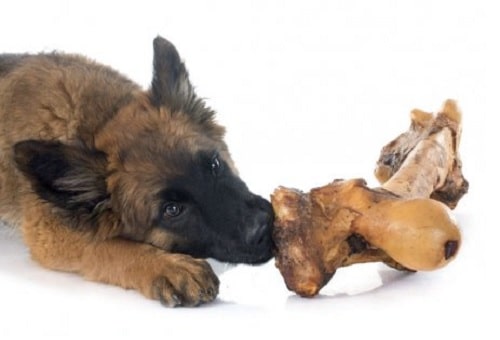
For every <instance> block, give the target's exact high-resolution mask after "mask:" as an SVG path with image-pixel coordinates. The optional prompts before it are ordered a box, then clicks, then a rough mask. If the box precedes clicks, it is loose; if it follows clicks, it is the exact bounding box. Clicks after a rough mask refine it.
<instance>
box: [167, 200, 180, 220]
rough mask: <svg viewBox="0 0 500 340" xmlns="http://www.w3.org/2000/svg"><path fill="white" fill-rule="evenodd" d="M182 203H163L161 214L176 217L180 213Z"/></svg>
mask: <svg viewBox="0 0 500 340" xmlns="http://www.w3.org/2000/svg"><path fill="white" fill-rule="evenodd" d="M182 210H183V208H182V205H180V204H179V203H176V202H170V203H167V204H165V207H164V208H163V214H164V216H166V217H177V216H179V215H180V214H181V213H182Z"/></svg>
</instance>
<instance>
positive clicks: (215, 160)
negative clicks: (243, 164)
mask: <svg viewBox="0 0 500 340" xmlns="http://www.w3.org/2000/svg"><path fill="white" fill-rule="evenodd" d="M210 167H211V170H212V175H214V176H217V175H218V174H219V172H220V169H221V164H220V161H219V156H218V155H217V154H215V155H214V156H213V157H212V162H211V164H210Z"/></svg>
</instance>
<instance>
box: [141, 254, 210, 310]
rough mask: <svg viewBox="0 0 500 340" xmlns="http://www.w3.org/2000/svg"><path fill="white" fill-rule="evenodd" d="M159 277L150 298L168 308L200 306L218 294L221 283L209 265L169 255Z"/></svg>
mask: <svg viewBox="0 0 500 340" xmlns="http://www.w3.org/2000/svg"><path fill="white" fill-rule="evenodd" d="M167 257H168V261H167V262H168V263H164V267H163V268H161V270H160V273H159V274H157V276H156V277H154V278H153V281H152V284H151V289H152V291H151V294H152V297H153V298H154V299H157V300H160V302H161V303H162V304H163V305H165V306H168V307H176V306H198V305H200V304H202V303H206V302H210V301H212V300H214V299H215V298H216V297H217V294H218V293H219V279H218V278H217V276H216V275H215V273H214V272H213V270H212V267H210V265H209V264H208V262H206V261H204V260H197V259H194V258H192V257H189V256H186V255H180V254H169V255H168V256H167Z"/></svg>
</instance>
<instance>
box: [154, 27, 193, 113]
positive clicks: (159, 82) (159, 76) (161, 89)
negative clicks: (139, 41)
mask: <svg viewBox="0 0 500 340" xmlns="http://www.w3.org/2000/svg"><path fill="white" fill-rule="evenodd" d="M153 51H154V56H153V83H152V84H151V101H152V103H153V104H154V105H155V106H162V105H167V106H169V107H170V108H171V109H172V110H173V111H178V110H180V109H182V107H183V106H184V103H185V102H187V101H189V100H191V99H192V98H193V97H194V96H195V95H194V91H193V87H192V86H191V83H190V81H189V75H188V72H187V70H186V67H185V66H184V63H183V62H182V61H181V57H180V56H179V53H178V52H177V49H176V48H175V46H174V45H173V44H172V43H171V42H170V41H168V40H166V39H164V38H162V37H160V36H158V37H157V38H156V39H154V40H153Z"/></svg>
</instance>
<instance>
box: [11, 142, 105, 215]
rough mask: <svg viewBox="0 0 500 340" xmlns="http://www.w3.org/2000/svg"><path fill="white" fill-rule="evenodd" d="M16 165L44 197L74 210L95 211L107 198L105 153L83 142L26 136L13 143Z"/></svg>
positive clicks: (35, 189) (79, 211) (75, 211)
mask: <svg viewBox="0 0 500 340" xmlns="http://www.w3.org/2000/svg"><path fill="white" fill-rule="evenodd" d="M14 160H15V162H16V165H17V168H18V169H19V170H20V171H21V172H22V173H23V174H24V175H25V176H26V177H27V178H28V179H29V180H30V181H31V184H32V187H33V190H34V191H35V192H36V193H37V194H38V196H40V197H41V198H42V199H44V200H46V201H48V202H51V203H52V204H54V205H55V206H58V207H60V208H63V209H65V210H68V211H71V212H72V214H76V215H79V214H87V215H88V214H91V215H92V214H94V213H95V212H96V209H97V208H98V207H102V206H103V205H105V204H104V203H106V202H107V201H108V198H109V195H108V193H107V190H106V163H107V161H106V156H105V154H104V153H102V152H99V151H96V150H89V149H88V148H85V147H83V146H70V145H65V144H62V143H60V142H52V141H50V142H49V141H37V140H26V141H22V142H19V143H17V144H16V145H15V146H14Z"/></svg>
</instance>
